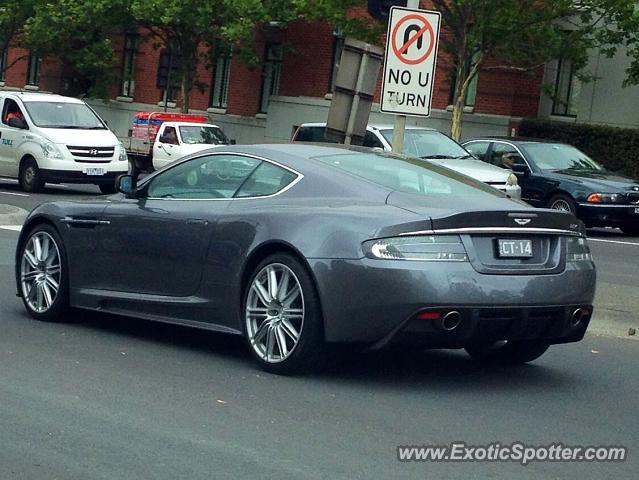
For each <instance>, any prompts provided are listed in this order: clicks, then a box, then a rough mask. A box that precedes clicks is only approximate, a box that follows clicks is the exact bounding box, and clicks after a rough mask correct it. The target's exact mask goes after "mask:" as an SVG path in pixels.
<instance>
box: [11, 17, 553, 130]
mask: <svg viewBox="0 0 639 480" xmlns="http://www.w3.org/2000/svg"><path fill="white" fill-rule="evenodd" d="M142 38H143V36H141V35H140V34H128V35H126V36H123V37H122V38H117V39H114V43H115V44H116V48H117V50H116V53H117V55H118V58H119V59H120V65H119V66H118V72H117V73H118V75H117V76H118V78H119V81H118V83H117V84H115V85H113V86H112V90H111V100H110V101H109V102H108V103H104V102H101V101H94V102H92V103H93V105H94V106H95V107H96V109H98V110H99V112H100V113H101V115H102V116H103V117H104V118H105V119H106V120H107V122H108V123H109V125H110V127H111V128H112V129H113V130H114V131H115V132H116V134H117V135H118V136H121V137H125V136H126V135H127V130H128V128H129V122H130V120H131V118H132V116H133V114H134V113H135V112H136V111H139V110H160V109H163V108H164V103H163V100H164V98H165V96H166V98H167V99H168V103H167V106H168V108H170V109H173V108H175V106H176V104H177V103H179V93H178V90H179V89H176V88H173V89H169V91H168V92H165V90H164V89H162V88H158V86H157V83H156V80H157V77H158V71H159V70H162V69H164V70H165V71H166V70H167V69H168V65H169V63H170V59H169V57H170V55H169V54H168V53H167V51H166V50H165V49H162V48H159V49H158V48H154V46H153V44H152V43H153V42H149V41H142V40H141V39H142ZM255 42H256V50H257V52H261V55H262V62H261V65H260V66H258V67H255V68H249V67H247V66H246V65H244V64H243V63H242V62H241V61H240V60H239V59H238V58H237V57H234V56H232V55H229V54H228V53H227V52H219V54H218V55H217V57H216V59H215V61H214V62H213V63H214V64H213V65H212V67H211V68H208V69H207V68H205V67H204V66H201V67H200V68H199V71H198V72H197V78H196V79H197V82H198V83H199V84H200V85H201V86H202V87H203V88H201V89H199V88H193V90H192V91H191V94H190V108H191V110H192V111H194V112H207V113H208V114H209V116H210V117H211V118H212V120H213V121H215V122H216V123H219V124H221V125H222V126H223V128H225V130H226V131H227V133H228V134H229V135H230V136H232V137H234V138H236V139H237V141H238V142H247V143H251V142H262V141H285V140H287V139H288V138H289V137H290V134H291V131H292V129H293V128H294V127H295V126H296V125H298V124H299V123H301V122H304V121H325V120H326V115H327V112H328V107H329V105H330V98H331V95H330V93H331V91H332V83H333V78H334V73H335V68H336V64H337V62H338V59H339V55H340V53H341V45H342V43H343V39H342V38H341V37H340V36H339V35H337V34H336V33H335V31H334V29H333V28H332V27H331V26H330V25H328V24H322V23H313V24H309V23H304V22H298V23H294V24H291V25H289V26H287V27H286V28H282V29H280V28H278V27H272V28H268V29H266V30H265V31H264V32H260V33H258V34H256V39H255ZM16 60H17V61H16ZM3 61H5V62H7V63H6V64H8V65H10V64H12V63H14V62H15V63H14V64H13V65H12V66H11V68H9V69H7V71H6V74H5V75H4V78H3V79H1V80H2V83H0V85H1V86H2V87H3V88H5V89H7V88H17V89H28V90H38V89H39V90H41V91H53V92H58V93H62V94H67V95H80V94H81V93H82V92H83V91H84V88H85V85H83V83H82V79H80V78H76V77H74V76H73V72H71V71H70V70H69V69H66V68H65V67H64V66H63V65H60V64H59V63H58V62H56V61H55V60H52V59H49V58H45V59H40V58H39V57H37V56H35V55H32V54H30V53H29V52H28V51H24V50H19V49H13V50H10V51H9V53H8V55H7V57H6V58H5V59H3ZM449 65H450V62H449V60H448V59H447V58H446V55H445V54H444V53H443V52H441V51H440V55H439V57H438V66H437V73H436V76H435V92H434V99H433V112H432V116H431V118H429V119H411V120H409V123H414V124H423V125H429V126H434V127H435V128H438V129H440V130H442V131H444V132H446V131H448V130H449V119H450V113H449V110H450V107H449V105H450V104H451V103H452V102H451V83H452V82H451V79H450V78H449V71H450V67H449ZM543 74H544V72H543V69H540V70H539V72H536V73H535V74H532V75H531V74H528V73H522V72H515V71H499V70H490V71H481V72H480V73H479V75H478V77H477V79H476V81H474V82H473V84H472V85H471V88H470V92H469V94H468V98H467V107H466V109H465V111H466V115H465V118H464V134H465V135H466V136H468V135H471V134H477V133H498V134H505V133H507V132H508V126H509V124H510V123H511V122H512V120H513V119H515V120H516V119H517V118H520V117H524V116H536V115H537V112H538V109H539V102H540V87H541V82H542V78H543ZM379 84H381V76H380V81H379V82H378V91H377V94H376V98H375V100H376V101H377V100H379ZM371 121H372V122H377V123H391V122H392V117H390V116H388V115H384V114H381V113H379V112H378V107H377V106H376V105H374V106H373V113H372V118H371Z"/></svg>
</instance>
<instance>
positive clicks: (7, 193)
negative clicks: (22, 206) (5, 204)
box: [0, 192, 30, 197]
mask: <svg viewBox="0 0 639 480" xmlns="http://www.w3.org/2000/svg"><path fill="white" fill-rule="evenodd" d="M0 194H2V195H15V196H16V197H29V196H30V195H29V194H28V193H14V192H0Z"/></svg>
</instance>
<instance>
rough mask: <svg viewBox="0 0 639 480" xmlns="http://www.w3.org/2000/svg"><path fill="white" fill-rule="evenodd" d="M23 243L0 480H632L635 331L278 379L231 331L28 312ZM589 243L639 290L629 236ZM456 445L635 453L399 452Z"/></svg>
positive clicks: (638, 394)
mask: <svg viewBox="0 0 639 480" xmlns="http://www.w3.org/2000/svg"><path fill="white" fill-rule="evenodd" d="M0 188H1V187H0ZM18 192H19V191H18ZM84 193H87V192H80V193H79V194H78V195H80V194H84ZM49 195H54V196H56V197H58V196H63V195H64V196H65V198H66V197H67V196H74V195H75V194H74V193H71V194H69V192H66V193H64V194H62V193H57V192H54V193H53V194H51V193H49ZM6 196H8V195H5V197H6ZM16 198H17V199H19V200H21V201H25V200H31V201H37V200H38V199H39V198H41V197H40V196H37V198H32V197H17V196H16ZM13 200H14V199H12V201H13ZM0 203H7V202H6V200H5V198H4V197H2V198H0ZM13 204H15V202H14V203H13ZM22 205H25V204H24V203H23V204H22ZM25 206H28V205H25ZM598 235H599V236H598V238H602V239H608V240H610V239H615V238H617V234H616V233H615V232H606V231H604V232H601V233H598ZM16 238H17V233H16V232H12V231H6V230H2V229H0V328H1V330H0V331H1V332H2V334H1V335H0V380H1V381H0V479H38V480H39V479H64V480H66V479H94V478H95V479H102V478H104V479H122V478H131V479H134V478H135V479H138V478H140V479H147V478H148V479H151V478H152V479H182V478H184V479H200V478H201V479H205V478H206V479H212V478H213V479H226V478H229V479H231V478H232V479H237V478H247V477H252V478H258V479H262V478H263V479H270V478H300V479H304V478H309V479H314V478H336V479H338V478H339V479H341V478H344V479H347V478H348V479H355V478H366V479H370V478H384V479H386V478H422V479H425V478H442V479H447V478H451V479H457V478H477V479H485V478H499V479H501V478H504V479H506V478H508V479H510V478H518V479H553V478H561V479H566V478H570V479H572V478H575V479H577V478H579V479H583V478H593V479H594V478H628V479H631V478H636V471H637V468H638V467H639V460H638V459H637V458H638V457H637V447H638V445H637V443H638V442H637V439H638V438H639V422H638V421H637V405H638V401H637V398H639V375H637V361H638V360H639V355H638V353H639V350H638V349H639V343H638V342H637V341H636V337H635V338H632V337H630V338H615V337H605V336H597V335H588V336H587V337H586V339H585V341H583V342H580V343H577V344H571V345H563V346H555V347H552V348H551V349H550V351H549V352H548V353H547V354H546V355H544V356H543V357H542V358H541V359H539V360H538V361H537V362H535V363H534V364H531V365H528V366H525V367H521V368H514V369H512V368H499V367H482V366H479V365H477V364H476V363H474V362H472V361H471V360H469V358H468V357H467V356H466V355H465V354H463V353H462V352H448V351H434V352H385V353H382V354H376V355H355V354H349V355H346V356H345V357H344V358H342V359H341V361H339V362H337V363H336V364H335V365H333V366H332V367H331V368H329V369H328V370H327V371H325V372H322V373H318V374H315V375H310V376H304V377H293V378H286V377H277V376H273V375H269V374H266V373H264V372H261V371H259V370H257V369H256V367H255V366H254V364H253V363H252V362H251V360H250V358H249V355H248V352H247V351H246V349H245V347H244V345H243V342H242V341H241V339H239V338H235V337H231V336H224V335H218V334H213V333H210V332H200V331H196V330H189V329H185V328H180V327H174V326H167V325H159V324H154V323H149V322H144V321H139V320H134V319H130V318H125V317H114V316H106V315H100V314H88V315H83V316H81V318H80V317H77V318H72V319H70V320H72V321H71V322H69V323H62V324H47V323H41V322H37V321H34V320H31V319H30V318H29V317H27V315H26V314H25V313H24V310H23V307H22V305H21V302H20V300H19V299H18V298H16V297H15V286H14V282H13V276H12V275H13V252H14V248H15V241H16ZM620 238H622V239H624V238H625V239H626V240H627V237H620ZM634 241H636V240H634ZM637 243H639V242H637ZM592 245H593V251H594V252H595V255H596V256H597V258H598V259H599V260H598V264H599V263H601V258H605V259H606V261H605V262H604V263H603V264H605V265H609V266H606V267H605V268H604V267H603V266H600V275H601V276H600V278H603V279H605V280H607V281H610V282H613V284H614V285H616V286H618V287H620V286H627V287H631V288H636V287H637V278H636V276H633V272H634V271H636V269H637V266H638V263H639V261H638V260H637V256H636V253H635V254H634V256H633V254H632V253H627V252H634V250H632V249H634V248H639V247H635V246H633V245H623V244H616V243H611V244H608V243H604V242H598V243H596V242H593V244H592ZM625 249H630V250H625ZM622 307H623V308H626V306H625V305H622ZM452 441H464V442H466V443H468V444H476V445H479V444H488V443H491V442H495V441H497V442H500V443H501V444H502V445H503V444H508V443H511V442H514V441H522V442H526V443H529V444H531V445H548V444H551V443H556V442H561V443H563V444H564V445H624V446H627V447H628V448H629V449H630V451H629V458H628V460H627V461H626V462H624V463H609V464H603V463H537V464H532V465H528V466H526V467H523V466H520V465H518V464H514V463H472V464H471V463H464V464H454V463H413V464H405V463H400V462H398V461H397V460H396V447H397V445H407V444H416V445H425V444H437V445H439V444H447V443H449V442H452Z"/></svg>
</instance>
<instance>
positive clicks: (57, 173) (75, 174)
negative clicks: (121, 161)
mask: <svg viewBox="0 0 639 480" xmlns="http://www.w3.org/2000/svg"><path fill="white" fill-rule="evenodd" d="M40 172H41V174H42V177H43V178H44V181H45V182H48V183H86V184H93V185H112V184H114V182H115V179H116V178H117V177H119V176H120V175H124V174H125V173H128V170H123V171H112V172H106V173H105V174H104V175H86V174H85V173H82V172H81V171H74V170H40Z"/></svg>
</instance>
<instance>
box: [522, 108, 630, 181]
mask: <svg viewBox="0 0 639 480" xmlns="http://www.w3.org/2000/svg"><path fill="white" fill-rule="evenodd" d="M519 134H520V135H521V136H523V137H530V138H543V139H547V140H555V141H559V142H563V143H569V144H570V145H574V146H575V147H577V148H578V149H579V150H582V151H584V152H585V153H586V154H587V155H588V156H589V157H591V158H592V159H593V160H595V161H597V162H598V163H599V164H601V165H603V166H604V167H605V168H607V169H609V170H612V171H614V172H619V173H621V174H624V175H626V176H629V177H630V178H633V179H639V129H635V128H618V127H606V126H601V125H587V124H583V123H581V124H580V123H565V122H557V121H554V122H553V121H549V120H539V119H524V120H522V122H521V124H520V127H519Z"/></svg>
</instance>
